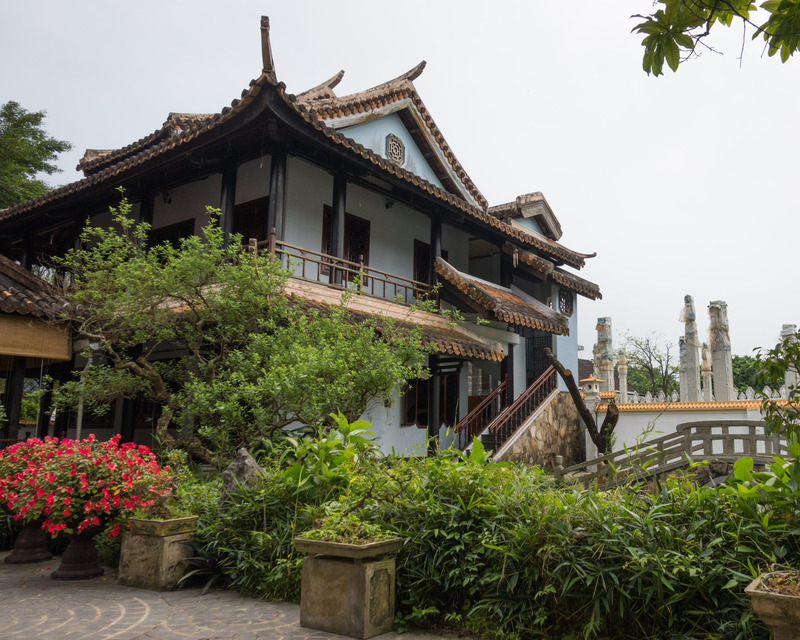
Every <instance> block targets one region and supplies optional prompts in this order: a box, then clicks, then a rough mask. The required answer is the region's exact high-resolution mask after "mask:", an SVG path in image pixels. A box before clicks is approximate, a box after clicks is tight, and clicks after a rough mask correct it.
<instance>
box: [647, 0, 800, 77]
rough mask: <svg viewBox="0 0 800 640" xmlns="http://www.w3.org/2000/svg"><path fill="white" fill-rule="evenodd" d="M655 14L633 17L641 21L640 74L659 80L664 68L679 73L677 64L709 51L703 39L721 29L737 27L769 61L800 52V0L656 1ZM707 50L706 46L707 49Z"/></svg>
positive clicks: (782, 59)
mask: <svg viewBox="0 0 800 640" xmlns="http://www.w3.org/2000/svg"><path fill="white" fill-rule="evenodd" d="M653 4H654V7H657V8H655V10H654V11H653V13H651V14H648V15H637V16H634V17H637V18H642V19H643V22H640V23H639V24H637V25H636V27H634V29H633V30H634V31H635V32H637V33H640V34H642V35H644V36H645V37H644V39H643V40H642V46H643V47H644V58H643V60H642V66H643V67H644V70H645V71H646V72H647V73H648V74H650V73H652V74H653V75H656V76H658V75H661V73H662V72H663V68H664V63H665V62H666V63H667V66H669V68H670V69H672V70H673V71H677V69H678V66H679V64H680V63H681V62H682V61H683V60H685V59H687V58H690V57H692V56H693V55H696V54H697V52H698V49H699V48H701V47H704V46H706V47H708V45H706V43H705V39H706V37H707V36H708V35H709V33H711V32H712V30H717V29H718V27H720V26H726V27H730V26H731V25H733V24H737V25H741V26H742V28H743V29H745V30H746V29H748V28H749V29H751V33H752V36H751V37H752V38H753V39H754V40H755V39H757V38H758V39H763V40H764V41H765V43H766V47H765V49H766V52H767V54H768V55H769V56H774V55H775V54H777V53H780V58H781V61H782V62H786V61H787V60H788V59H789V58H790V57H791V56H792V55H793V54H794V53H795V52H796V51H797V50H798V47H800V1H798V0H766V2H762V3H761V4H760V5H759V4H758V3H757V2H753V1H752V0H657V1H656V2H654V3H653ZM708 48H709V49H710V47H708Z"/></svg>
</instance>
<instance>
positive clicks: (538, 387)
mask: <svg viewBox="0 0 800 640" xmlns="http://www.w3.org/2000/svg"><path fill="white" fill-rule="evenodd" d="M557 386H558V374H557V372H556V370H555V368H554V367H552V366H550V367H548V368H547V369H546V370H545V372H544V373H543V374H542V375H540V376H539V377H538V378H537V379H536V380H535V381H534V382H533V384H531V386H529V387H528V388H527V389H525V391H523V392H522V394H521V395H520V396H519V398H517V399H516V400H514V402H513V403H511V404H510V405H509V406H508V407H506V408H505V409H504V410H503V411H502V413H501V414H500V415H499V416H497V417H496V418H495V419H494V420H493V421H492V423H491V425H489V433H491V434H492V436H493V437H494V447H493V448H494V450H495V451H497V450H498V449H500V447H502V446H503V445H504V444H505V443H506V442H507V441H508V439H509V438H510V437H511V436H513V435H514V433H515V432H516V431H517V429H519V428H520V427H521V426H522V425H523V424H524V423H525V421H526V420H528V418H530V416H531V414H532V413H533V412H534V411H536V409H538V408H539V407H540V406H541V404H542V403H543V402H544V401H545V400H546V399H547V397H548V396H549V395H550V394H551V393H552V392H553V391H554V390H555V389H556V387H557Z"/></svg>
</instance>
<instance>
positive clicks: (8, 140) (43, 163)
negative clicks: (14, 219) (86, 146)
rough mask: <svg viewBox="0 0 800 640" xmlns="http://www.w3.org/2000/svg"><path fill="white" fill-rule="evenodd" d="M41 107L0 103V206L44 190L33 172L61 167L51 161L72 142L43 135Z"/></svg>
mask: <svg viewBox="0 0 800 640" xmlns="http://www.w3.org/2000/svg"><path fill="white" fill-rule="evenodd" d="M44 116H45V114H44V111H35V112H29V111H26V110H25V109H23V108H22V107H21V106H20V105H19V103H17V102H14V101H13V100H12V101H10V102H6V103H5V104H4V105H3V106H2V107H0V209H5V208H6V207H10V206H11V205H14V204H17V203H19V202H24V201H25V200H30V199H32V198H35V197H36V196H40V195H42V194H43V193H45V192H47V191H48V190H49V188H50V187H48V186H47V185H46V184H45V183H44V182H42V181H41V180H39V179H37V177H36V176H37V174H39V173H46V174H48V175H52V174H53V173H56V172H58V171H61V169H59V168H58V167H57V166H56V165H55V164H53V162H54V161H55V159H56V157H57V156H58V154H59V153H62V152H64V151H69V150H70V149H71V148H72V145H71V144H69V143H68V142H64V141H62V140H56V139H55V138H51V137H50V136H48V135H47V133H46V132H45V130H44V129H43V128H42V122H43V121H44Z"/></svg>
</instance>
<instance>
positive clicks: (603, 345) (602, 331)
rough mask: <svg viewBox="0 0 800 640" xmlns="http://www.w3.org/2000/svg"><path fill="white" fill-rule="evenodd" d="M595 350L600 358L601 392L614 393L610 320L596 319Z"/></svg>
mask: <svg viewBox="0 0 800 640" xmlns="http://www.w3.org/2000/svg"><path fill="white" fill-rule="evenodd" d="M596 329H597V349H598V352H599V357H600V374H599V375H598V376H597V377H598V378H600V379H601V380H602V381H603V383H602V385H601V389H600V390H601V391H615V388H614V387H615V385H614V351H613V346H612V338H611V318H598V319H597V326H596Z"/></svg>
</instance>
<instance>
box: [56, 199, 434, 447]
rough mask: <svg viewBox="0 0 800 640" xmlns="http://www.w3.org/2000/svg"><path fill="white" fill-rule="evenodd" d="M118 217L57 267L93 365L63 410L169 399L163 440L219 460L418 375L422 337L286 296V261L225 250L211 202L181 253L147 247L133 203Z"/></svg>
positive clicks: (63, 393) (354, 408)
mask: <svg viewBox="0 0 800 640" xmlns="http://www.w3.org/2000/svg"><path fill="white" fill-rule="evenodd" d="M112 212H113V213H114V227H112V228H111V229H103V228H97V227H90V226H87V228H86V229H85V230H84V232H83V234H82V238H81V240H82V247H81V248H80V249H78V250H77V251H73V252H71V253H70V254H69V255H68V256H67V257H66V258H65V259H63V260H62V261H60V264H61V266H62V267H65V268H66V269H67V270H68V271H69V272H70V273H71V274H72V277H71V280H70V281H69V282H68V283H67V286H66V287H65V289H64V295H65V296H66V297H67V298H68V299H69V300H70V301H71V302H72V303H73V305H74V307H75V309H77V311H76V314H75V318H74V319H75V322H76V324H77V326H76V329H77V332H78V333H79V334H80V335H82V336H84V337H85V338H86V339H87V340H88V344H89V346H88V347H87V348H86V349H85V353H86V355H87V356H90V357H91V359H92V360H91V364H90V365H89V367H88V368H87V369H86V370H85V371H82V372H81V376H80V378H79V379H75V380H72V381H70V382H68V383H66V384H63V385H61V386H60V387H59V389H58V392H57V395H56V398H55V399H56V401H57V402H58V403H60V404H61V405H64V404H69V405H75V404H77V403H78V402H79V400H80V398H83V400H84V403H85V406H86V407H87V408H88V409H90V410H93V411H94V412H96V413H98V412H102V411H104V410H107V408H108V407H109V405H110V403H111V402H112V401H113V400H114V399H115V398H116V397H118V396H119V395H120V394H122V395H123V396H127V397H132V396H135V395H137V394H143V395H144V396H145V397H147V398H148V399H150V400H151V401H153V402H154V403H156V404H157V405H159V406H160V407H161V414H160V416H159V418H158V420H157V424H156V435H157V437H158V438H159V439H160V441H161V442H162V443H163V444H164V445H165V446H167V447H170V448H177V447H183V448H185V449H186V450H188V451H189V452H190V453H191V454H192V455H194V456H195V457H196V458H199V459H201V460H208V461H212V460H213V459H214V458H215V452H216V453H217V454H221V455H222V456H227V455H229V454H231V453H232V452H233V451H235V449H236V448H238V447H240V446H246V445H248V444H250V443H252V442H253V441H255V440H257V439H258V438H261V437H265V436H266V437H269V436H270V435H272V433H273V431H274V430H275V429H277V428H279V427H282V426H285V425H286V424H288V423H290V422H292V421H301V422H304V423H308V424H314V425H318V424H320V423H322V422H323V421H324V420H325V419H327V418H328V416H329V414H331V413H335V412H336V411H337V409H339V408H341V409H342V411H343V412H345V413H346V414H347V415H348V416H351V417H352V416H356V417H357V416H358V415H359V414H360V413H361V412H362V411H364V409H365V408H366V405H367V403H368V402H369V400H370V399H372V398H373V397H377V398H379V399H380V400H381V401H383V400H384V399H388V398H389V397H391V396H392V392H393V391H395V390H397V388H398V387H399V386H400V385H401V384H403V382H404V381H405V380H406V379H407V378H410V377H414V376H416V375H418V374H419V373H420V372H421V367H422V352H421V348H420V336H419V333H418V332H415V331H414V330H412V329H409V330H405V331H402V332H401V331H397V330H395V327H394V325H393V324H392V323H391V322H390V321H388V320H380V326H377V323H378V320H374V319H362V321H361V322H358V321H356V320H354V319H353V318H352V317H350V316H349V315H348V313H347V312H346V310H345V309H333V310H330V311H327V312H326V311H313V310H310V309H309V308H308V305H302V301H299V302H298V301H294V302H292V303H291V304H290V302H289V300H288V298H287V296H286V295H285V294H284V293H283V285H284V283H285V280H286V277H287V273H286V271H285V270H284V269H283V268H282V267H281V265H280V263H279V261H278V260H276V259H275V258H274V257H273V256H271V255H269V254H267V253H263V252H262V253H255V252H249V251H247V249H246V247H243V246H242V245H241V243H240V242H239V240H240V238H232V240H231V243H230V244H229V245H228V246H226V245H225V243H224V238H223V234H222V232H221V230H220V228H219V226H218V225H217V224H216V215H215V213H214V211H213V210H210V214H211V222H210V223H209V224H208V225H206V227H205V228H204V229H203V231H202V234H201V236H199V237H198V236H192V237H189V238H184V239H182V240H181V243H180V246H179V247H177V248H176V247H173V246H172V245H170V244H168V243H165V244H163V245H158V246H153V247H149V246H147V244H146V237H147V229H148V227H147V225H143V224H137V223H135V222H134V221H133V220H132V219H131V217H130V215H129V214H130V205H129V204H128V203H127V202H126V201H124V200H123V203H122V205H121V206H120V207H119V208H118V209H112ZM301 305H302V306H301ZM376 329H378V330H380V331H381V332H382V333H381V336H380V337H378V336H377V334H376ZM170 425H172V426H173V427H174V426H177V427H178V428H179V435H178V436H177V437H175V436H173V435H172V433H171V432H169V431H168V427H169V426H170Z"/></svg>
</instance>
